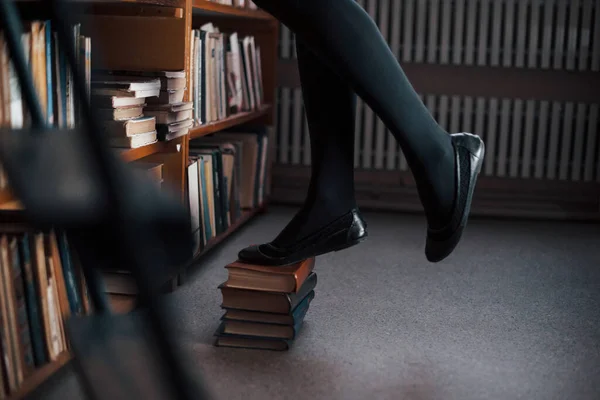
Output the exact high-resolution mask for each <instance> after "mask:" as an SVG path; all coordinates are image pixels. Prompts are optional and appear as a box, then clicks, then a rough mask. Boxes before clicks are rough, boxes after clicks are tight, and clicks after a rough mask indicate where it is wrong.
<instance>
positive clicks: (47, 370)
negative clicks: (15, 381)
mask: <svg viewBox="0 0 600 400" xmlns="http://www.w3.org/2000/svg"><path fill="white" fill-rule="evenodd" d="M69 361H71V354H70V353H69V352H68V351H65V352H63V353H61V354H60V355H59V356H58V358H57V359H56V360H55V361H53V362H51V363H49V364H46V365H44V366H43V367H40V368H38V369H36V370H35V371H34V372H33V374H31V375H30V376H29V377H27V378H25V381H24V382H23V384H22V385H21V387H20V388H19V389H18V390H17V391H16V392H14V393H12V394H11V395H10V396H9V397H8V400H18V399H23V398H25V396H27V395H29V394H30V393H31V392H33V391H34V390H35V389H36V388H38V387H39V386H40V385H41V384H42V383H44V382H45V381H46V380H47V379H48V378H50V376H52V375H54V374H55V373H56V372H58V371H59V370H60V369H61V368H63V367H64V366H65V365H67V364H68V363H69Z"/></svg>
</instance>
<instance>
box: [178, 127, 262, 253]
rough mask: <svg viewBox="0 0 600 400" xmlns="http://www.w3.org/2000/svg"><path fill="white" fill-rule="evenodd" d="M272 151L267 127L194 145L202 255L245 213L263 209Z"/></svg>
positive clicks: (193, 201)
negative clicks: (269, 148)
mask: <svg viewBox="0 0 600 400" xmlns="http://www.w3.org/2000/svg"><path fill="white" fill-rule="evenodd" d="M267 149H268V133H267V130H266V128H265V127H259V128H255V129H253V130H250V129H249V130H247V131H244V132H234V131H231V132H230V131H223V132H219V133H217V134H215V135H211V136H205V137H202V138H199V139H195V140H192V141H190V148H189V159H188V167H187V185H188V190H187V192H188V196H189V210H190V217H191V219H192V229H193V233H194V236H195V240H196V250H195V252H196V253H199V252H201V251H202V250H203V249H204V248H205V247H206V246H207V244H208V243H209V241H210V240H211V239H213V238H215V237H217V236H219V235H221V234H224V233H225V232H226V231H227V230H228V229H229V227H230V226H232V225H234V224H235V223H236V222H237V221H238V220H239V219H240V218H241V217H242V215H243V212H244V211H246V210H254V209H256V208H257V207H259V206H261V205H262V204H263V202H264V200H265V197H266V193H265V187H266V179H267V171H266V164H267Z"/></svg>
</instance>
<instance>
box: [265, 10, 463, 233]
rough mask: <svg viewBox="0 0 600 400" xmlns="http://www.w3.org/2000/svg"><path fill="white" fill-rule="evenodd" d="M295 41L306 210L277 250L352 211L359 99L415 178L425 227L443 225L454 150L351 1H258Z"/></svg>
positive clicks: (451, 196)
mask: <svg viewBox="0 0 600 400" xmlns="http://www.w3.org/2000/svg"><path fill="white" fill-rule="evenodd" d="M255 3H256V4H257V5H258V6H259V7H261V8H262V9H264V10H265V11H267V12H268V13H270V14H272V15H273V16H274V17H276V18H277V19H278V20H279V21H281V22H282V23H283V24H285V25H286V26H287V27H288V28H289V29H290V30H291V31H292V32H294V33H295V34H296V43H297V54H298V67H299V70H300V78H301V84H302V91H303V98H304V106H305V110H306V113H307V119H308V124H309V131H310V139H311V157H312V169H313V174H312V179H311V186H310V190H309V193H308V196H307V199H306V203H305V205H304V207H303V208H302V210H301V211H300V212H299V214H298V215H297V216H296V217H295V218H294V220H292V222H291V223H290V224H289V225H288V226H287V227H286V228H285V229H284V231H283V232H282V233H281V234H280V235H279V236H278V237H277V238H276V240H275V242H276V243H277V244H279V245H284V244H286V243H290V242H293V241H294V240H296V239H297V238H299V237H302V236H305V235H306V234H309V233H311V232H313V231H314V230H315V229H318V228H319V227H321V226H323V225H324V224H326V223H328V222H330V221H332V220H333V219H335V218H337V217H339V216H341V215H343V214H344V213H346V212H347V211H349V210H350V209H351V208H352V207H354V205H355V204H354V203H355V200H354V184H353V168H354V165H353V162H354V161H353V160H354V155H353V152H354V102H353V92H355V93H357V94H358V95H359V96H360V97H361V98H362V99H363V100H364V101H365V102H366V103H367V104H368V105H369V106H370V107H371V108H372V109H373V111H374V112H375V113H376V114H377V115H378V116H379V118H381V120H382V121H383V123H384V124H385V125H386V126H387V128H388V129H389V130H390V132H391V133H392V134H393V136H394V137H395V138H396V140H397V141H398V143H399V144H400V147H401V148H402V151H403V153H404V155H405V157H406V160H407V163H408V165H409V167H410V169H411V171H412V173H413V175H414V177H415V182H416V185H417V189H418V191H419V196H420V199H421V201H422V203H423V206H424V209H425V213H426V215H427V220H428V223H429V226H431V227H433V228H435V227H440V226H442V225H444V224H445V223H446V222H447V219H448V216H449V214H450V212H451V210H452V206H453V201H454V184H455V183H454V182H455V181H454V179H455V177H454V150H453V147H452V143H451V141H450V136H449V135H448V133H447V132H445V131H444V130H443V129H442V128H441V127H440V126H439V125H438V124H437V122H436V121H435V120H434V119H433V117H432V116H431V114H430V113H429V110H428V109H427V108H426V107H425V105H424V104H423V102H422V101H421V99H420V98H419V96H418V95H417V93H416V92H415V90H414V89H413V87H412V85H411V84H410V82H409V81H408V79H407V77H406V75H405V74H404V71H403V70H402V68H401V67H400V65H399V64H398V61H397V60H396V58H395V57H394V55H393V53H392V52H391V50H390V48H389V46H388V45H387V43H386V42H385V40H384V38H383V37H382V36H381V34H380V32H379V29H378V27H377V25H376V24H375V23H374V22H373V20H372V19H371V18H370V17H369V15H368V14H367V13H366V12H365V11H364V10H363V9H362V8H361V7H360V6H359V5H358V4H356V3H355V2H354V1H353V0H255Z"/></svg>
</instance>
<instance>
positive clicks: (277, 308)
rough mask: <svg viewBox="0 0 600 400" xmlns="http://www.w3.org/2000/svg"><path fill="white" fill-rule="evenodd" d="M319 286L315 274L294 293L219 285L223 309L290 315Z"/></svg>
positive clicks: (225, 284) (312, 273)
mask: <svg viewBox="0 0 600 400" xmlns="http://www.w3.org/2000/svg"><path fill="white" fill-rule="evenodd" d="M316 285H317V275H316V274H315V273H314V272H311V274H310V275H309V276H308V278H307V279H306V281H305V282H304V284H303V285H302V287H301V288H300V290H298V291H297V292H294V293H279V292H263V291H257V290H249V289H239V288H234V287H230V286H228V285H227V283H226V282H224V283H222V284H221V285H219V289H220V290H221V295H222V297H223V302H222V304H221V306H222V307H223V308H235V309H240V310H248V311H263V312H270V313H276V314H288V313H289V312H290V311H291V310H293V309H294V308H295V307H296V306H297V305H298V304H299V303H300V301H302V299H304V297H305V296H306V295H307V294H308V293H309V292H310V291H312V290H314V288H315V286H316Z"/></svg>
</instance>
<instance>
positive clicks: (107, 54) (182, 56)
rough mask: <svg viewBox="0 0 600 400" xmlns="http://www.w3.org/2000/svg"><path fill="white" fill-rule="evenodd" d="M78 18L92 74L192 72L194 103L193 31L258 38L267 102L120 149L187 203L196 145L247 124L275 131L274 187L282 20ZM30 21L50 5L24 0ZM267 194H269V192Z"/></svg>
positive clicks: (3, 195)
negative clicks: (155, 167)
mask: <svg viewBox="0 0 600 400" xmlns="http://www.w3.org/2000/svg"><path fill="white" fill-rule="evenodd" d="M67 1H69V2H70V3H71V4H69V6H70V10H71V11H73V13H74V14H75V15H76V16H75V15H71V17H72V18H73V20H75V21H78V22H81V33H82V34H83V35H86V36H89V37H91V43H92V51H91V54H92V57H91V59H92V69H111V70H139V71H167V70H172V71H175V70H185V71H186V75H187V79H188V85H187V88H186V91H185V94H184V101H190V100H191V95H190V91H189V88H190V84H189V83H190V79H191V74H190V57H191V54H190V53H191V46H190V31H191V29H194V28H198V27H199V26H200V25H202V24H204V23H206V22H212V23H213V24H214V25H215V26H217V27H219V29H220V31H222V32H226V33H229V32H237V33H238V35H240V36H241V37H243V36H246V35H252V36H253V37H254V39H255V42H256V45H257V46H259V47H260V49H261V51H260V54H261V60H260V62H261V66H262V77H263V88H264V91H263V103H264V105H263V106H262V107H261V108H259V109H257V110H254V111H251V112H242V113H239V114H234V115H231V116H228V117H227V118H225V119H223V120H219V121H215V122H212V123H208V124H204V125H198V126H194V127H193V128H192V129H191V130H190V133H189V135H187V136H183V137H180V138H177V139H174V140H172V141H169V142H158V143H155V144H152V145H149V146H145V147H141V148H137V149H125V150H115V151H116V152H118V154H119V155H120V157H121V159H122V160H123V161H125V162H133V161H138V160H139V161H160V162H161V163H163V175H164V180H165V183H166V184H167V186H170V187H171V188H172V190H175V191H176V192H177V193H178V195H180V198H181V200H182V202H185V201H187V197H186V196H187V194H186V186H187V182H186V179H187V160H188V155H189V147H190V146H189V142H190V140H193V139H197V138H200V137H202V136H205V135H212V134H217V135H218V132H219V131H222V130H224V129H228V128H232V127H236V126H240V127H242V126H243V125H244V124H260V125H265V126H269V127H270V129H268V132H270V135H271V136H270V137H269V144H270V148H269V150H268V156H267V166H266V168H267V174H266V175H267V177H266V184H267V185H268V184H269V183H270V182H271V171H270V169H271V164H272V154H273V143H274V137H273V136H272V135H273V132H274V129H273V124H274V115H273V114H274V107H273V106H272V105H273V104H274V103H275V94H276V84H277V83H276V66H277V41H278V29H279V24H278V22H277V21H276V20H275V19H274V18H273V17H271V16H270V15H269V14H267V13H265V12H263V11H261V10H252V9H250V8H237V7H233V6H227V5H222V4H217V3H213V2H211V1H207V0H67ZM17 4H18V7H19V10H20V11H21V15H22V16H23V18H24V19H29V20H34V19H40V20H41V19H45V17H44V16H43V15H40V14H43V13H44V12H47V11H44V9H45V7H46V6H47V4H46V3H45V1H43V0H17ZM267 193H268V190H267ZM17 200H18V199H15V198H14V196H13V195H12V193H11V191H10V190H9V189H4V190H0V224H2V223H7V224H8V223H10V222H8V221H14V220H15V219H17V220H18V219H19V218H20V217H19V214H20V211H19V206H18V204H19V203H18V201H17ZM267 203H268V199H267V201H265V202H263V204H261V205H260V206H259V207H257V208H255V209H251V210H243V212H242V216H241V217H240V218H239V219H238V220H237V221H236V222H235V223H234V224H233V225H232V226H230V227H229V229H227V230H226V231H225V232H224V233H222V234H221V235H219V236H217V237H214V238H212V239H211V240H210V241H209V242H208V243H207V244H206V246H205V247H204V249H203V251H201V252H200V254H198V255H197V256H196V257H195V258H194V259H193V260H190V261H189V262H188V263H186V265H182V266H176V267H175V268H174V270H175V271H176V273H175V274H174V275H173V276H172V277H171V280H170V281H169V282H165V286H166V287H167V288H170V289H172V288H174V286H175V285H176V284H177V283H179V282H181V281H182V277H183V276H185V274H186V270H187V269H188V268H189V267H190V266H192V265H193V264H195V263H197V262H198V260H199V259H200V258H201V257H202V256H204V255H205V254H206V253H207V252H208V251H209V250H211V249H213V248H215V247H216V246H218V244H220V243H221V242H222V241H223V240H224V239H226V238H227V237H228V236H229V235H231V234H232V233H234V232H235V231H236V230H237V229H239V228H240V227H241V226H242V225H243V224H244V223H246V222H247V221H249V220H250V219H251V218H252V217H254V216H255V215H257V214H259V213H260V212H262V211H263V210H264V209H265V207H266V205H267ZM113 304H114V305H115V310H117V312H127V311H128V310H129V309H131V308H132V307H133V306H134V301H131V299H129V298H128V297H127V296H126V295H117V296H115V301H114V303H113ZM70 358H71V357H70V355H69V353H68V352H65V353H63V354H62V355H61V356H60V357H59V358H58V359H57V360H56V361H54V362H52V363H50V364H47V365H46V366H44V367H42V368H40V369H38V370H36V371H35V372H34V373H33V374H32V375H30V376H29V377H27V378H26V379H25V381H24V382H23V383H22V385H21V388H20V389H19V390H18V391H17V392H15V393H12V394H11V395H10V396H9V397H8V398H9V399H10V400H16V399H22V398H25V397H26V396H28V395H29V394H30V393H31V392H32V391H33V390H35V389H36V388H38V386H39V385H41V384H42V383H43V382H44V381H46V380H47V378H48V377H50V376H51V375H53V374H54V373H56V372H57V371H58V370H59V369H60V368H62V367H64V366H65V365H66V364H68V362H69V360H70Z"/></svg>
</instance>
